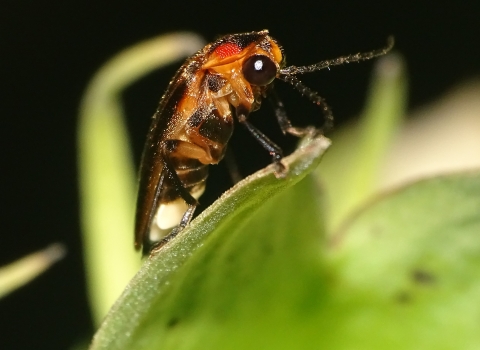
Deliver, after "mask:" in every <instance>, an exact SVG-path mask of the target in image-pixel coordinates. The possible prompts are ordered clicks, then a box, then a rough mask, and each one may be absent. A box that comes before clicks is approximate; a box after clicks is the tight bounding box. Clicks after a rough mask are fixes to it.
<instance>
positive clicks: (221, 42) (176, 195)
mask: <svg viewBox="0 0 480 350" xmlns="http://www.w3.org/2000/svg"><path fill="white" fill-rule="evenodd" d="M392 45H393V40H389V43H388V45H387V46H386V47H385V48H382V49H380V50H374V51H370V52H366V53H358V54H355V55H349V56H343V57H339V58H336V59H333V60H326V61H322V62H319V63H317V64H313V65H310V66H304V67H295V66H290V67H285V54H284V52H283V49H282V48H281V46H280V45H279V44H278V43H277V41H276V40H274V39H273V38H272V37H270V36H269V33H268V31H267V30H262V31H259V32H250V33H242V34H233V35H227V36H224V37H222V38H220V39H218V40H217V41H215V42H213V43H211V44H209V45H207V46H205V47H204V48H203V49H202V50H200V51H199V52H197V53H196V54H195V55H193V56H192V57H190V58H188V59H187V61H186V62H185V63H184V64H183V66H182V67H181V68H180V69H179V70H178V72H177V73H176V75H175V76H174V78H173V79H172V81H171V82H170V85H169V86H168V89H167V91H166V93H165V94H164V96H163V97H162V100H161V102H160V105H159V106H158V109H157V111H156V112H155V114H154V116H153V121H152V124H151V127H150V131H149V133H148V137H147V141H146V143H145V148H144V150H143V156H142V162H141V166H140V185H139V192H138V200H137V213H136V223H135V247H136V248H137V249H140V247H141V246H143V253H144V254H148V253H149V252H150V251H151V250H152V248H154V249H157V248H159V247H161V246H163V245H164V244H165V243H166V242H168V241H170V240H171V239H172V238H174V237H175V236H176V235H177V233H178V232H179V231H180V230H182V229H183V228H184V227H185V226H186V225H187V224H188V223H189V222H190V220H191V218H192V216H193V213H194V210H195V208H196V206H197V205H198V202H197V199H198V198H199V197H200V195H201V194H202V193H203V191H204V188H205V180H206V178H207V175H208V165H209V164H217V163H218V162H220V161H221V160H222V158H223V156H224V154H225V151H226V146H227V143H228V141H229V139H230V136H231V135H232V132H233V125H234V118H237V120H238V122H239V123H240V124H242V125H244V126H245V127H246V128H247V130H248V131H249V132H250V133H251V134H252V135H253V137H254V138H255V139H256V140H257V141H258V142H259V143H260V144H261V145H262V146H263V147H264V148H265V149H266V150H267V151H268V152H269V153H270V155H271V156H272V160H273V163H274V164H275V165H276V169H277V172H278V173H279V174H281V173H282V172H284V171H285V168H284V167H283V165H282V163H281V160H282V156H283V154H282V150H281V149H280V148H279V147H278V146H277V145H275V144H274V143H273V142H272V141H270V140H269V139H268V137H267V136H265V135H264V134H263V133H262V132H260V131H259V130H258V129H257V128H256V127H255V126H253V125H252V124H251V123H250V122H249V120H248V116H249V114H250V113H251V112H253V111H255V110H257V109H258V108H260V104H261V101H262V99H263V98H266V97H267V98H269V99H270V100H271V102H272V103H273V106H274V111H275V114H276V117H277V120H278V123H279V125H280V128H281V130H282V131H283V133H290V134H293V135H295V136H302V135H304V134H305V133H306V132H307V131H306V130H307V129H302V128H297V127H293V126H292V124H291V123H290V120H289V119H288V117H287V114H286V113H285V109H284V107H283V104H282V103H281V102H280V100H279V99H278V98H277V96H276V95H275V93H274V91H273V84H272V82H273V81H274V80H275V78H278V79H280V80H283V81H285V82H287V83H290V84H292V85H293V86H294V87H295V88H296V89H297V90H299V91H300V93H301V94H302V95H304V96H306V97H307V98H308V99H310V100H311V101H312V102H313V103H315V104H317V105H318V106H319V107H320V108H321V109H322V110H323V114H324V118H325V123H324V127H323V128H322V130H320V132H323V131H325V130H326V129H328V128H329V127H331V125H332V123H333V117H332V114H331V112H330V109H329V107H328V106H327V104H326V103H325V101H324V100H323V99H322V98H321V97H320V96H319V95H318V94H317V93H316V92H314V91H312V90H310V89H309V88H308V87H306V86H305V85H303V84H302V83H301V82H300V81H299V80H298V79H297V77H296V76H297V75H298V74H303V73H308V72H313V71H317V70H320V69H324V68H328V67H330V66H334V65H340V64H343V63H348V62H358V61H363V60H368V59H371V58H373V57H376V56H380V55H384V54H385V53H387V52H388V51H389V50H390V49H391V47H392ZM308 130H311V128H310V129H308Z"/></svg>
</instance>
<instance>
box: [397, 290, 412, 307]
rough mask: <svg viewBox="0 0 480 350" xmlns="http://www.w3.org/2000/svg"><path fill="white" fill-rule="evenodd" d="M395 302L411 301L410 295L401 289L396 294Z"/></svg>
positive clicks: (404, 302)
mask: <svg viewBox="0 0 480 350" xmlns="http://www.w3.org/2000/svg"><path fill="white" fill-rule="evenodd" d="M395 299H396V300H397V302H399V303H400V304H408V303H411V302H412V299H413V298H412V295H411V294H410V293H408V292H406V291H402V292H400V293H398V294H397V296H396V298H395Z"/></svg>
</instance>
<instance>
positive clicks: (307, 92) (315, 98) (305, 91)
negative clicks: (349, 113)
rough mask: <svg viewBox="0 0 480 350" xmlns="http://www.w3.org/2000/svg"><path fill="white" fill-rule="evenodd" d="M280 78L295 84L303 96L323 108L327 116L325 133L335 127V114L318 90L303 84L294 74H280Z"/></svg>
mask: <svg viewBox="0 0 480 350" xmlns="http://www.w3.org/2000/svg"><path fill="white" fill-rule="evenodd" d="M278 78H279V79H281V80H283V81H284V82H286V83H289V84H291V85H293V87H294V88H295V89H297V90H298V91H299V92H300V93H301V94H302V95H303V96H305V97H307V98H308V99H309V100H310V101H312V102H313V103H315V104H316V105H317V106H319V107H320V108H321V109H322V112H323V116H324V118H325V121H324V123H323V126H322V131H323V132H324V133H325V132H326V131H328V130H330V129H331V128H332V127H333V114H332V111H331V109H330V107H328V105H327V103H326V102H325V99H324V98H322V97H320V96H319V95H318V93H317V92H316V91H313V90H312V89H310V88H309V87H308V86H305V85H303V83H302V82H301V81H300V80H298V78H297V77H296V76H294V75H279V76H278Z"/></svg>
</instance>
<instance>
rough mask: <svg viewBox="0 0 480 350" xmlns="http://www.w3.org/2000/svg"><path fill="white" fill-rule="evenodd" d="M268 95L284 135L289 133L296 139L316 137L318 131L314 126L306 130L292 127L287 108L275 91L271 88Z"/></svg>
mask: <svg viewBox="0 0 480 350" xmlns="http://www.w3.org/2000/svg"><path fill="white" fill-rule="evenodd" d="M267 94H268V95H267V96H268V100H269V101H270V103H271V104H272V107H273V110H274V111H275V116H276V117H277V121H278V124H279V125H280V129H282V132H283V134H286V133H289V134H290V135H293V136H296V137H303V136H307V135H314V134H315V133H316V132H317V129H316V128H315V127H313V126H308V127H306V128H299V127H296V126H292V123H291V122H290V119H288V116H287V111H285V106H284V105H283V102H282V101H281V100H280V99H279V98H278V95H277V93H276V92H275V90H274V89H273V88H271V89H269V90H268V92H267Z"/></svg>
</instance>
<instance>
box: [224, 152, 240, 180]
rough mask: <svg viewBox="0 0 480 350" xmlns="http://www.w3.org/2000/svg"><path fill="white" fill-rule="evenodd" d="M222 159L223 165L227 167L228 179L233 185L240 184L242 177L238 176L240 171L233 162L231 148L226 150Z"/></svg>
mask: <svg viewBox="0 0 480 350" xmlns="http://www.w3.org/2000/svg"><path fill="white" fill-rule="evenodd" d="M223 159H224V160H225V164H226V166H227V169H228V173H229V174H230V178H231V179H232V182H233V183H234V184H236V183H237V182H240V181H241V180H242V175H241V174H240V171H239V169H238V164H237V162H236V160H235V156H234V154H233V152H232V149H231V148H227V150H226V152H225V156H224V158H223Z"/></svg>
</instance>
